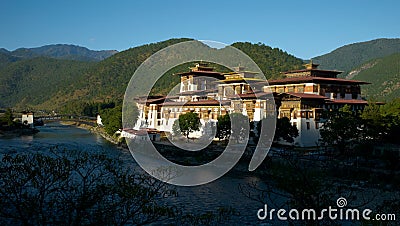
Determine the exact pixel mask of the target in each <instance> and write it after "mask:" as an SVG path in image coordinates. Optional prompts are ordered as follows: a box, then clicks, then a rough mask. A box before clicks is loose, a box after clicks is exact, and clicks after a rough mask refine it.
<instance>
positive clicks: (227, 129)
mask: <svg viewBox="0 0 400 226" xmlns="http://www.w3.org/2000/svg"><path fill="white" fill-rule="evenodd" d="M230 135H231V118H230V117H229V115H228V114H225V115H220V116H218V123H217V132H216V134H215V137H216V138H218V139H219V140H222V139H227V138H229V136H230Z"/></svg>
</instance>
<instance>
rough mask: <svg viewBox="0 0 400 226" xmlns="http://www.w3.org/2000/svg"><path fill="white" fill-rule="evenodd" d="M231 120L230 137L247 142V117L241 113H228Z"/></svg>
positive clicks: (248, 129)
mask: <svg viewBox="0 0 400 226" xmlns="http://www.w3.org/2000/svg"><path fill="white" fill-rule="evenodd" d="M229 117H230V119H231V121H232V122H233V123H232V124H231V127H232V128H231V134H230V138H232V139H235V140H236V142H238V143H242V142H247V139H248V136H249V133H250V122H249V117H247V116H246V115H243V114H241V113H232V114H229Z"/></svg>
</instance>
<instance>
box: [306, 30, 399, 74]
mask: <svg viewBox="0 0 400 226" xmlns="http://www.w3.org/2000/svg"><path fill="white" fill-rule="evenodd" d="M394 53H400V39H398V38H397V39H376V40H372V41H367V42H359V43H354V44H350V45H345V46H343V47H340V48H338V49H336V50H334V51H332V52H330V53H328V54H324V55H322V56H318V57H315V58H313V60H314V62H315V63H318V64H320V68H322V69H335V70H340V71H344V73H342V74H340V75H339V76H342V77H346V76H347V75H348V73H349V72H350V71H351V70H352V69H354V68H356V67H359V66H361V64H364V63H366V62H368V61H370V60H373V59H376V58H381V57H385V56H389V55H392V54H394Z"/></svg>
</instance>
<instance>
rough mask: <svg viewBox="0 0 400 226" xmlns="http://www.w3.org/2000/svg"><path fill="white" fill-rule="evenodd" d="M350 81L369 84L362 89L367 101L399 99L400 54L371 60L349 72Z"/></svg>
mask: <svg viewBox="0 0 400 226" xmlns="http://www.w3.org/2000/svg"><path fill="white" fill-rule="evenodd" d="M350 75H351V76H352V79H356V80H363V81H367V82H370V83H371V84H370V85H364V86H363V88H362V92H363V93H362V94H363V96H365V97H367V98H368V99H374V100H382V101H389V100H392V99H394V98H399V97H400V53H397V54H393V55H390V56H386V57H382V58H378V59H374V60H371V61H369V62H367V63H365V64H362V65H361V66H359V67H357V68H355V69H354V70H352V71H351V72H350Z"/></svg>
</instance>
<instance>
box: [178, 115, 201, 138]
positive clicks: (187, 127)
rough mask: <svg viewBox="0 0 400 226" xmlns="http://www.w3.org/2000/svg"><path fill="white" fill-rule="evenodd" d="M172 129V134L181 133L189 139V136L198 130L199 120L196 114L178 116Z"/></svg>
mask: <svg viewBox="0 0 400 226" xmlns="http://www.w3.org/2000/svg"><path fill="white" fill-rule="evenodd" d="M172 127H173V131H174V133H175V134H176V133H179V132H180V133H181V134H182V135H184V136H186V138H188V139H189V134H190V133H191V132H194V131H199V130H200V118H199V116H198V115H197V114H196V113H193V112H188V113H186V114H182V115H179V118H178V120H175V122H174V125H173V126H172Z"/></svg>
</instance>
